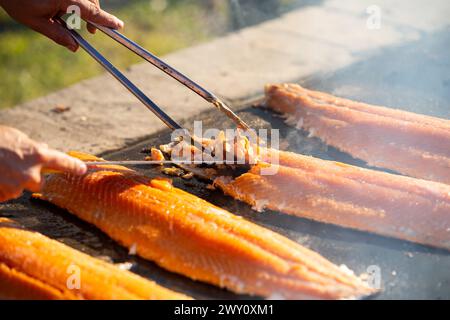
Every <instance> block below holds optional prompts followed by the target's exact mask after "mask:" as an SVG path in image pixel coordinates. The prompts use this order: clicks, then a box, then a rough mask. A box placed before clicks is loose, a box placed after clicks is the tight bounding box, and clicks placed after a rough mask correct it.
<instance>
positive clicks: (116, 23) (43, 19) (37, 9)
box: [0, 0, 123, 52]
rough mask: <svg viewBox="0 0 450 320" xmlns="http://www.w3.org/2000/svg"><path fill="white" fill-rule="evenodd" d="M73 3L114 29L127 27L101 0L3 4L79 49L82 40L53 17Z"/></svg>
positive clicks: (25, 0) (18, 0) (11, 1)
mask: <svg viewBox="0 0 450 320" xmlns="http://www.w3.org/2000/svg"><path fill="white" fill-rule="evenodd" d="M72 5H75V6H78V7H79V8H80V15H81V18H83V19H85V20H88V21H91V22H95V23H98V24H101V25H104V26H107V27H111V28H114V29H119V28H122V27H123V22H122V21H120V20H119V19H118V18H116V17H115V16H113V15H111V14H109V13H107V12H105V11H103V10H102V9H100V4H99V0H0V6H1V7H2V8H3V9H4V10H5V11H6V12H7V13H8V14H9V15H10V16H11V17H12V18H13V19H15V20H17V21H18V22H20V23H22V24H24V25H26V26H28V27H30V28H31V29H33V30H35V31H37V32H39V33H42V34H43V35H45V36H46V37H48V38H50V39H52V40H53V41H55V42H56V43H58V44H60V45H62V46H64V47H66V48H68V49H69V50H71V51H74V52H75V51H76V50H77V49H78V44H77V43H76V42H75V40H74V39H73V38H72V36H71V35H70V33H69V32H68V31H67V30H66V29H65V28H64V27H63V26H61V25H60V24H59V23H58V22H57V21H55V20H54V19H53V18H54V17H57V16H60V15H62V14H65V13H67V8H68V7H70V6H72ZM88 30H89V31H90V32H91V33H94V32H95V28H94V27H93V26H92V25H88Z"/></svg>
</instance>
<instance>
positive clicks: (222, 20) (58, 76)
mask: <svg viewBox="0 0 450 320" xmlns="http://www.w3.org/2000/svg"><path fill="white" fill-rule="evenodd" d="M244 1H246V0H244ZM265 1H267V0H265ZM270 1H275V2H276V1H279V0H270ZM292 2H294V1H293V0H281V2H280V3H282V5H283V6H287V5H290V4H291V3H292ZM101 3H102V6H103V8H104V9H106V10H108V11H110V12H112V13H113V14H115V15H117V16H118V17H120V18H121V19H122V20H123V21H124V22H125V24H126V27H125V29H124V30H123V33H124V34H125V35H127V36H128V37H130V38H131V39H133V40H135V41H136V42H138V43H139V44H141V45H143V46H144V47H146V48H148V49H149V50H151V51H152V52H154V53H155V54H157V55H163V54H166V53H168V52H171V51H174V50H177V49H180V48H183V47H187V46H190V45H193V44H195V43H198V42H201V41H205V40H207V39H209V38H211V37H215V36H219V35H222V34H224V33H226V32H228V31H229V30H231V29H233V26H232V19H230V17H229V16H230V12H231V11H230V7H229V5H230V1H227V0H128V1H123V0H103V1H101ZM255 3H258V1H256V2H255ZM83 34H85V35H86V37H87V39H88V40H89V41H90V42H91V43H92V44H94V45H95V46H96V47H97V48H98V49H99V50H100V51H101V52H102V53H104V54H105V56H107V57H108V59H110V61H112V62H113V63H114V64H115V65H117V66H118V67H120V68H124V67H128V66H130V65H131V64H133V63H136V62H138V61H141V60H140V59H139V58H138V57H137V56H136V55H133V54H131V53H130V52H129V51H128V50H126V49H124V48H121V47H120V46H119V45H118V44H117V43H115V42H113V41H111V40H110V39H109V38H107V37H106V36H104V35H103V34H101V33H100V32H98V33H97V35H95V36H93V35H90V34H87V32H83ZM101 72H103V70H102V69H101V67H100V66H99V65H97V63H96V62H94V61H93V60H92V59H91V58H90V57H89V56H88V55H87V54H86V53H84V52H83V51H82V50H79V51H78V52H77V53H76V54H73V53H71V52H69V51H68V50H67V49H65V48H62V47H59V46H57V45H55V44H54V43H53V42H52V41H49V40H47V39H46V38H45V37H43V36H41V35H40V34H38V33H35V32H33V31H31V30H29V29H27V28H25V27H23V26H21V25H19V24H17V23H15V22H13V21H12V20H11V19H10V18H9V17H8V16H7V15H6V13H5V12H4V11H3V10H1V9H0V108H5V107H10V106H13V105H16V104H19V103H22V102H24V101H27V100H29V99H32V98H35V97H38V96H41V95H44V94H47V93H49V92H52V91H54V90H57V89H60V88H63V87H66V86H68V85H71V84H73V83H76V82H78V81H80V80H83V79H86V78H89V77H92V76H95V75H97V74H99V73H101Z"/></svg>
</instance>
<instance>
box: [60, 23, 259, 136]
mask: <svg viewBox="0 0 450 320" xmlns="http://www.w3.org/2000/svg"><path fill="white" fill-rule="evenodd" d="M89 23H90V24H92V25H93V26H95V27H96V28H97V29H99V30H100V31H102V32H103V33H105V34H106V35H108V36H109V37H111V38H112V39H114V40H116V41H117V42H119V43H120V44H122V45H123V46H125V47H126V48H128V49H129V50H131V51H132V52H134V53H135V54H137V55H138V56H140V57H142V58H143V59H145V60H146V61H148V62H150V63H151V64H153V65H154V66H155V67H157V68H158V69H160V70H161V71H163V72H165V73H166V74H168V75H169V76H171V77H172V78H174V79H175V80H177V81H179V82H180V83H181V84H183V85H185V86H186V87H188V88H189V89H191V90H192V91H194V92H195V93H197V94H198V95H199V96H201V97H202V98H204V99H205V100H206V101H208V102H210V103H212V104H213V105H214V106H215V107H216V108H218V109H219V110H220V111H222V112H223V113H225V114H226V115H227V117H229V118H230V119H231V120H232V121H233V122H234V123H235V124H236V125H237V126H238V127H239V128H241V129H244V130H249V129H250V127H249V126H248V125H247V124H246V123H245V122H244V121H243V120H242V119H241V118H239V117H238V116H237V115H236V114H235V113H234V112H233V111H232V110H231V109H230V108H229V107H228V106H227V105H226V104H225V103H224V102H223V101H221V100H220V99H219V98H218V97H216V96H215V95H214V94H212V93H211V92H209V91H208V90H206V89H204V88H203V87H201V86H200V85H198V84H197V83H195V82H194V81H192V80H191V79H189V78H188V77H187V76H185V75H184V74H182V73H181V72H179V71H177V70H176V69H175V68H173V67H171V66H170V65H168V64H167V63H165V62H164V61H162V60H161V59H159V58H158V57H156V56H155V55H154V54H152V53H151V52H149V51H147V50H146V49H144V48H143V47H141V46H140V45H138V44H137V43H135V42H134V41H132V40H130V39H128V38H127V37H125V36H124V35H123V34H121V33H120V32H118V31H117V30H113V29H111V28H108V27H104V26H101V25H98V24H96V23H92V22H89ZM62 24H63V25H64V26H66V24H65V23H64V22H63V21H62ZM66 27H67V26H66ZM67 29H68V30H69V31H70V33H71V34H72V36H73V37H74V39H75V41H76V42H77V43H78V44H79V45H80V47H82V48H83V49H84V50H85V51H86V52H87V53H88V54H89V55H90V56H92V57H93V58H94V59H95V60H96V61H97V62H98V63H100V64H101V65H102V66H103V67H104V68H105V69H106V70H107V71H108V72H109V73H110V74H112V75H113V76H114V77H115V78H116V79H117V80H118V81H119V82H120V83H121V84H122V85H123V86H125V87H126V88H127V89H128V90H129V91H130V92H131V93H132V94H133V95H135V96H136V97H137V98H138V99H139V100H140V101H141V102H142V103H143V104H144V105H145V106H146V107H147V108H148V109H150V110H151V111H152V112H153V113H154V114H155V115H156V116H157V117H158V118H159V119H161V120H162V121H163V122H164V123H165V124H166V125H167V126H168V127H169V128H170V129H172V130H175V129H183V128H182V127H181V126H180V125H179V124H178V123H177V122H176V121H175V120H173V119H172V118H171V117H170V116H168V115H167V114H166V113H165V112H164V111H163V110H162V109H161V108H159V107H158V105H157V104H156V103H154V102H153V101H152V100H151V99H150V98H149V97H147V96H146V95H145V94H144V93H143V92H142V91H141V90H140V89H139V88H138V87H137V86H136V85H134V84H133V83H132V82H131V81H130V80H129V79H128V78H127V77H126V76H125V75H124V74H123V73H122V72H120V71H119V70H118V69H117V68H116V67H114V65H113V64H112V63H110V62H109V61H108V60H107V59H106V58H105V57H104V56H103V55H102V54H101V53H100V52H98V51H97V50H96V49H95V48H94V47H93V46H92V45H91V44H89V42H88V41H86V40H85V39H84V38H83V37H82V36H81V35H80V34H79V33H78V32H76V31H75V30H73V29H70V28H67ZM186 132H187V130H186Z"/></svg>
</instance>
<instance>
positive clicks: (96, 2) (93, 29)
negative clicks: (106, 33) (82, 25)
mask: <svg viewBox="0 0 450 320" xmlns="http://www.w3.org/2000/svg"><path fill="white" fill-rule="evenodd" d="M89 1H91V2H93V3H94V4H95V5H96V6H98V7H99V8H100V2H99V1H98V0H89ZM87 29H88V31H89V32H90V33H92V34H95V33H96V32H97V28H96V27H94V26H93V25H92V24H90V23H89V22H88V23H87Z"/></svg>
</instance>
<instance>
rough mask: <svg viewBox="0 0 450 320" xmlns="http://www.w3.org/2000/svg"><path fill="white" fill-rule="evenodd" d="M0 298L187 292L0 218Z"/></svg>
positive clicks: (143, 296) (144, 295)
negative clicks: (173, 289) (159, 283)
mask: <svg viewBox="0 0 450 320" xmlns="http://www.w3.org/2000/svg"><path fill="white" fill-rule="evenodd" d="M78 276H79V280H77V279H76V278H73V277H78ZM71 277H72V278H71ZM0 299H40V300H41V299H93V300H105V299H114V300H117V299H133V300H134V299H188V297H187V296H185V295H182V294H179V293H175V292H173V291H170V290H168V289H165V288H163V287H160V286H158V285H157V284H155V283H153V282H151V281H148V280H145V279H143V278H141V277H139V276H137V275H135V274H133V273H131V272H129V271H125V270H121V269H119V268H118V267H116V266H114V265H111V264H109V263H106V262H104V261H101V260H98V259H95V258H92V257H90V256H88V255H86V254H84V253H81V252H79V251H77V250H74V249H72V248H70V247H67V246H66V245H64V244H62V243H59V242H58V241H55V240H51V239H49V238H47V237H45V236H43V235H41V234H39V233H36V232H31V231H27V230H24V229H21V228H20V227H18V226H17V225H15V224H14V223H13V221H11V220H8V219H5V218H0Z"/></svg>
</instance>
